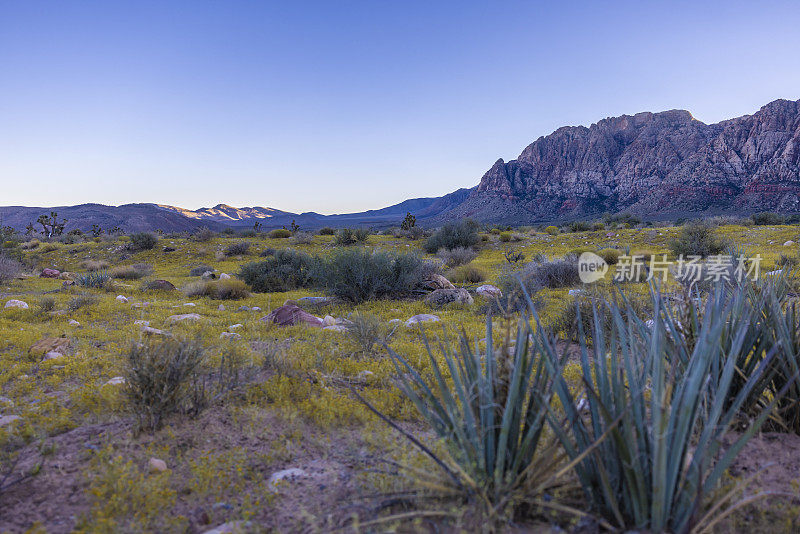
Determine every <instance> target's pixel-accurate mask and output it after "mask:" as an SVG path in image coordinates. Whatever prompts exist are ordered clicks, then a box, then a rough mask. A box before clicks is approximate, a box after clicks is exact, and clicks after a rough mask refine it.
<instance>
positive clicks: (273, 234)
mask: <svg viewBox="0 0 800 534" xmlns="http://www.w3.org/2000/svg"><path fill="white" fill-rule="evenodd" d="M267 237H269V238H270V239H287V238H289V237H292V232H290V231H289V230H287V229H286V228H276V229H275V230H271V231H270V232H269V233H268V234H267Z"/></svg>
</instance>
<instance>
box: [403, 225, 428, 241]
mask: <svg viewBox="0 0 800 534" xmlns="http://www.w3.org/2000/svg"><path fill="white" fill-rule="evenodd" d="M403 236H404V237H407V238H408V239H412V240H414V241H416V240H417V239H422V238H423V237H424V236H425V230H424V229H423V228H422V227H421V226H412V227H411V228H409V229H408V230H403Z"/></svg>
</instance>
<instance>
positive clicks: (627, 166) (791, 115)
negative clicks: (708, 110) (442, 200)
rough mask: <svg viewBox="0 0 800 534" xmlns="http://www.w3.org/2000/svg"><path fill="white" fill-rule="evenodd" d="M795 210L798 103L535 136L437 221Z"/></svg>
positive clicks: (799, 186)
mask: <svg viewBox="0 0 800 534" xmlns="http://www.w3.org/2000/svg"><path fill="white" fill-rule="evenodd" d="M763 210H777V211H800V101H797V102H792V101H787V100H776V101H775V102H772V103H770V104H768V105H766V106H764V107H763V108H761V110H759V111H758V112H757V113H755V114H753V115H747V116H744V117H739V118H737V119H732V120H728V121H724V122H721V123H718V124H703V123H702V122H700V121H697V120H695V119H694V118H693V117H692V115H691V114H690V113H689V112H688V111H680V110H673V111H665V112H661V113H638V114H636V115H633V116H628V115H623V116H622V117H615V118H609V119H605V120H602V121H600V122H598V123H597V124H593V125H591V126H590V127H588V128H586V127H583V126H577V127H564V128H560V129H558V130H556V131H555V132H553V133H552V134H550V135H548V136H546V137H541V138H539V139H537V140H536V141H535V142H533V143H532V144H531V145H529V146H528V147H527V148H525V150H523V151H522V153H521V154H520V156H519V157H518V158H517V159H516V160H512V161H509V162H504V161H503V160H502V159H501V160H498V161H497V162H496V163H495V164H494V165H493V166H492V168H491V169H489V171H488V172H487V173H486V174H485V175H484V176H483V178H482V179H481V182H480V184H479V185H478V187H477V188H476V189H475V190H473V191H472V192H471V193H470V195H469V196H468V197H467V199H466V200H465V201H464V202H463V203H461V204H460V205H459V206H457V207H456V208H454V209H453V210H450V211H449V212H448V213H447V214H446V216H447V217H467V216H469V217H474V218H477V219H480V220H486V221H508V222H527V221H536V220H555V219H565V218H575V217H584V216H587V215H592V214H598V213H603V212H620V211H630V212H634V213H642V214H646V215H669V214H686V213H694V212H731V213H749V212H753V211H763Z"/></svg>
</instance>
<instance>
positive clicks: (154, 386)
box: [124, 338, 204, 431]
mask: <svg viewBox="0 0 800 534" xmlns="http://www.w3.org/2000/svg"><path fill="white" fill-rule="evenodd" d="M203 358H204V350H203V347H202V345H201V344H200V342H199V341H186V340H179V339H171V338H168V339H163V340H158V341H155V340H146V341H144V342H142V343H133V344H132V345H131V347H130V349H129V350H128V354H127V358H126V363H127V365H126V369H125V374H124V378H125V397H126V400H127V402H126V403H125V405H126V407H127V408H128V409H129V410H130V411H131V412H132V413H133V415H134V416H135V417H136V421H137V427H138V429H139V430H147V431H155V430H158V429H159V428H161V426H162V425H163V423H164V419H165V418H166V417H168V416H170V415H173V414H176V413H181V412H183V413H186V412H189V411H190V410H192V409H193V406H191V404H192V401H193V399H195V393H196V391H195V388H197V387H198V379H199V377H198V371H199V368H200V366H201V364H202V362H203Z"/></svg>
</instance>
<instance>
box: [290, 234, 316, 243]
mask: <svg viewBox="0 0 800 534" xmlns="http://www.w3.org/2000/svg"><path fill="white" fill-rule="evenodd" d="M289 241H291V242H292V244H293V245H310V244H312V243H313V242H314V234H312V233H311V232H297V233H296V234H294V235H293V236H292V238H291V239H290V240H289Z"/></svg>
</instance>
